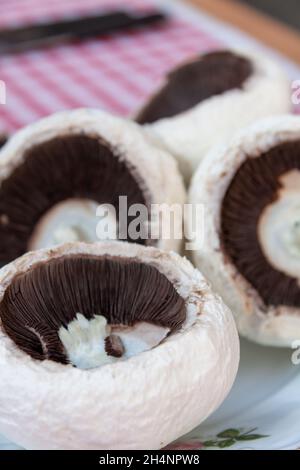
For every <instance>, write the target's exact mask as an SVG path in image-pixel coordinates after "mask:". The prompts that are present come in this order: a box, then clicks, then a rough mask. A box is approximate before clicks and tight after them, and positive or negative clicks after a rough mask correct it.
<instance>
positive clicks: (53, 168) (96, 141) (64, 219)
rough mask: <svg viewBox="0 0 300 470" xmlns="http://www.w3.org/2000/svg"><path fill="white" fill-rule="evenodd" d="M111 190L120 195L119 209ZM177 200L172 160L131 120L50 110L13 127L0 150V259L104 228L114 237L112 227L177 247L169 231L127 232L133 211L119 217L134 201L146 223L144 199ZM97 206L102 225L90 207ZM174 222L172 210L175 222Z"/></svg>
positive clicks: (180, 190)
mask: <svg viewBox="0 0 300 470" xmlns="http://www.w3.org/2000/svg"><path fill="white" fill-rule="evenodd" d="M119 196H125V197H126V198H127V199H126V201H125V202H126V205H125V209H123V208H122V207H123V206H121V203H120V199H119ZM184 200H185V191H184V187H183V183H182V180H181V176H180V175H179V172H178V170H177V167H176V163H175V162H174V161H173V159H172V157H171V156H169V155H168V154H167V153H166V152H164V151H161V150H159V149H157V148H156V147H154V146H153V145H152V144H150V143H149V142H148V141H147V140H146V139H145V138H144V137H143V135H142V133H141V132H140V130H139V128H138V126H137V125H136V124H134V123H130V122H128V121H125V120H122V119H119V118H117V117H113V116H110V115H108V114H106V113H103V112H101V111H96V110H87V109H80V110H76V111H68V112H63V113H58V114H55V115H53V116H50V117H48V118H46V119H43V120H41V121H39V122H37V123H35V124H33V125H31V126H28V127H27V128H25V129H23V130H21V131H20V132H18V133H16V134H15V135H14V136H13V137H12V138H11V139H10V141H9V142H8V143H7V144H6V145H5V147H4V148H3V149H2V151H1V161H0V262H2V263H7V262H9V261H11V260H13V259H15V258H16V257H18V256H20V255H22V254H23V253H25V252H27V251H28V250H33V249H38V248H45V247H51V246H53V245H56V244H60V243H64V242H68V241H77V240H78V241H86V242H94V241H98V240H99V238H100V240H101V239H105V238H110V235H111V234H113V238H114V239H115V238H118V235H119V233H121V235H122V236H121V238H122V239H125V240H128V241H134V242H137V243H141V244H154V245H157V246H159V247H162V248H165V249H174V250H175V251H177V250H179V247H180V243H181V240H180V239H175V237H174V238H173V239H172V238H171V239H164V240H162V239H153V237H151V231H149V234H150V235H149V236H148V233H147V232H146V233H145V232H143V231H142V230H140V233H137V234H136V235H135V234H134V236H132V235H131V233H130V231H129V227H130V224H131V222H133V220H134V214H129V216H128V217H127V212H126V211H129V210H130V208H134V207H138V206H137V205H142V206H143V207H144V208H145V210H146V211H147V212H146V215H143V219H142V221H141V224H142V225H145V226H147V224H148V223H149V222H150V226H151V221H150V214H151V205H152V204H161V203H166V204H167V205H168V204H169V205H172V204H173V203H178V204H180V205H181V204H183V202H184ZM104 205H105V207H107V211H108V215H107V218H106V219H105V226H104V228H103V230H102V229H101V224H100V225H99V222H100V220H101V217H99V216H98V215H97V208H98V206H103V207H104ZM112 209H113V210H112ZM119 213H120V217H121V218H120V217H119ZM137 215H138V213H137ZM102 220H104V219H103V214H102ZM181 224H182V220H181V217H177V218H176V221H175V225H177V227H178V226H181ZM106 225H108V226H109V227H110V228H109V230H108V229H106ZM121 225H122V226H121ZM99 227H100V228H99ZM111 227H112V228H111ZM98 228H99V230H98ZM101 230H102V232H101ZM106 232H107V233H106Z"/></svg>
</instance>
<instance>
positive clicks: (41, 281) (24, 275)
mask: <svg viewBox="0 0 300 470" xmlns="http://www.w3.org/2000/svg"><path fill="white" fill-rule="evenodd" d="M0 319H1V330H2V332H1V335H0V375H1V382H2V386H1V387H0V402H1V403H2V406H1V408H0V433H2V434H4V435H5V436H7V437H8V438H9V439H11V440H13V441H14V442H17V443H18V444H19V445H21V446H24V447H25V448H29V449H106V450H107V449H158V448H162V447H164V446H165V445H167V444H168V443H169V442H171V441H172V440H174V439H176V438H178V437H179V436H180V435H182V434H184V433H186V432H188V431H190V430H191V429H192V428H194V427H195V426H196V425H198V424H199V423H200V422H201V421H202V420H203V419H205V418H206V417H207V416H208V415H209V414H210V413H211V412H212V411H214V410H215V409H216V408H217V406H218V405H219V404H220V403H221V402H222V400H223V399H224V397H225V396H226V394H227V393H228V391H229V389H230V387H231V385H232V383H233V381H234V378H235V375H236V372H237V367H238V362H239V341H238V336H237V331H236V327H235V322H234V320H233V317H232V315H231V313H230V311H229V310H228V308H227V307H226V306H225V304H224V303H223V302H222V300H221V299H220V298H219V297H218V296H215V295H214V294H213V293H212V291H211V289H210V287H209V286H208V284H207V283H206V281H205V280H204V278H203V276H202V275H201V274H200V272H199V271H197V270H195V269H194V268H193V267H192V265H191V264H190V263H189V262H188V261H187V260H186V259H184V258H181V257H180V256H179V255H176V254H175V253H172V252H163V251H160V250H158V249H157V248H151V247H143V246H141V245H137V244H128V243H122V242H106V243H97V244H86V243H70V244H65V245H61V246H58V247H55V248H52V249H49V250H46V249H43V250H38V251H33V252H31V253H28V254H26V255H24V256H23V257H21V258H18V259H17V260H15V261H14V262H12V263H11V264H9V265H7V266H5V267H4V268H2V270H1V271H0ZM179 408H180V413H178V409H179ZM8 417H9V419H8Z"/></svg>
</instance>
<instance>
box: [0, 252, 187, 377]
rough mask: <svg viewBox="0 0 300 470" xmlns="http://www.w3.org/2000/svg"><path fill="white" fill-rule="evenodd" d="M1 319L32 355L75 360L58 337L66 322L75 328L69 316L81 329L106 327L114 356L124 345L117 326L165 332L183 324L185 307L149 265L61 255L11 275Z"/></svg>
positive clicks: (1, 305) (109, 350)
mask: <svg viewBox="0 0 300 470" xmlns="http://www.w3.org/2000/svg"><path fill="white" fill-rule="evenodd" d="M78 312H80V313H78ZM0 318H1V323H2V328H3V330H4V332H5V333H6V334H7V335H8V336H9V337H10V338H11V339H12V340H13V341H14V343H15V344H16V345H17V346H18V347H19V348H20V349H21V350H22V351H24V352H25V353H27V354H29V355H30V356H31V357H32V358H34V359H39V360H44V359H50V360H52V361H56V362H60V363H62V364H66V363H68V362H71V363H73V364H74V365H77V363H76V362H72V360H70V359H69V357H68V354H67V351H66V348H65V347H64V344H65V343H64V342H62V341H61V338H63V337H66V336H67V333H70V331H71V329H70V328H69V332H68V331H67V328H68V326H70V324H73V326H75V327H76V328H77V327H78V325H75V323H74V321H75V322H76V321H77V320H79V323H81V325H82V327H83V329H84V328H85V327H86V325H87V323H88V321H91V322H93V323H94V324H95V327H97V328H98V329H99V328H100V329H102V330H103V328H105V325H106V324H107V325H108V326H109V327H111V328H112V334H111V335H109V338H106V339H105V350H106V353H107V354H108V355H111V356H114V359H115V358H118V357H121V356H122V354H123V349H124V344H125V346H126V342H124V344H123V343H122V341H121V340H120V338H122V330H124V329H125V330H126V329H127V330H129V334H130V330H131V329H132V330H133V331H134V329H135V328H136V327H139V325H145V324H148V325H150V326H151V325H152V326H153V328H154V329H155V328H157V327H160V328H165V329H166V333H165V336H166V335H167V334H168V333H172V332H174V331H176V330H177V329H179V328H180V327H181V326H182V324H183V322H184V320H185V318H186V311H185V302H184V300H183V299H182V298H181V297H180V296H179V294H178V293H177V291H176V290H175V288H174V286H173V284H172V283H171V282H170V281H169V280H168V279H167V278H166V277H165V276H164V275H163V274H162V273H161V272H160V271H158V269H156V268H155V267H154V266H152V265H150V264H146V263H143V262H140V261H138V260H137V259H135V258H125V257H120V256H114V257H111V256H109V255H102V256H93V255H65V256H62V257H60V258H52V259H50V260H48V261H45V262H40V263H38V264H36V265H35V266H33V267H32V268H31V269H30V270H29V271H26V272H24V273H20V274H18V275H16V276H15V277H14V278H13V280H12V282H11V284H10V285H9V286H8V287H7V289H6V291H5V293H4V296H3V299H2V301H1V303H0ZM72 328H73V327H72ZM73 329H74V328H73ZM142 329H143V328H140V329H138V330H137V332H139V331H140V332H141V331H142ZM62 331H63V334H61V333H62ZM99 331H100V330H99ZM114 331H115V332H116V333H115V334H114ZM124 338H125V340H126V336H124ZM66 339H67V340H68V338H66ZM100 339H101V338H100ZM127 339H128V338H127ZM129 339H130V338H129ZM95 340H96V341H98V342H99V338H95ZM152 346H154V345H152ZM132 355H134V354H132ZM79 367H80V366H79ZM83 368H88V367H83Z"/></svg>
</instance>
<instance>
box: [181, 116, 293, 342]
mask: <svg viewBox="0 0 300 470" xmlns="http://www.w3.org/2000/svg"><path fill="white" fill-rule="evenodd" d="M190 202H192V203H201V204H203V206H204V209H205V218H204V225H203V227H198V230H199V233H198V238H199V237H200V236H201V239H203V232H204V243H203V246H202V248H200V249H199V250H198V251H196V252H195V253H194V259H195V263H196V265H197V266H199V267H200V266H201V269H202V270H203V272H204V274H205V275H206V276H207V277H208V278H209V279H210V281H211V282H212V283H213V286H214V288H215V289H216V290H217V291H218V292H219V293H220V294H221V295H222V296H223V298H224V300H225V301H226V302H227V304H228V305H229V306H230V307H231V308H232V310H233V312H234V313H235V314H236V317H237V323H238V327H239V330H240V332H241V333H242V334H243V335H244V336H247V337H249V338H250V339H252V340H254V341H257V342H259V343H262V344H269V345H274V346H288V347H291V346H292V343H293V341H294V340H298V339H299V338H300V118H299V117H296V116H282V117H277V118H275V117H274V118H270V119H267V120H264V121H261V122H258V123H257V124H256V125H254V126H251V127H250V128H248V129H246V130H244V131H243V132H241V133H240V135H239V136H237V137H236V138H235V139H233V140H232V141H231V143H229V144H228V145H227V147H225V146H224V147H223V148H218V149H215V150H213V151H212V152H211V153H209V154H208V155H207V157H206V158H205V159H204V160H203V162H202V164H201V165H200V167H199V169H198V171H197V172H196V174H195V176H194V179H193V182H192V187H191V191H190ZM200 232H201V233H200Z"/></svg>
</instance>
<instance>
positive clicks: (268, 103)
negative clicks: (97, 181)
mask: <svg viewBox="0 0 300 470" xmlns="http://www.w3.org/2000/svg"><path fill="white" fill-rule="evenodd" d="M232 52H233V53H235V54H237V55H239V56H241V57H244V58H246V59H248V60H249V61H250V62H251V64H252V67H253V73H252V74H251V75H250V76H249V78H247V79H246V81H245V83H244V84H243V85H242V87H241V88H233V89H230V90H228V91H225V92H224V93H221V94H219V95H213V96H211V97H210V98H207V99H204V100H203V101H201V102H200V103H199V104H197V105H196V106H194V107H192V108H190V109H188V110H187V111H184V112H181V113H179V114H177V115H175V116H172V117H167V118H163V119H159V120H158V121H156V122H153V123H152V124H146V125H145V126H144V128H145V131H146V132H147V133H148V135H149V136H151V137H152V139H153V141H154V142H155V143H156V144H157V145H160V146H161V147H163V148H165V149H167V150H169V152H171V153H172V155H174V157H175V158H176V159H177V160H178V162H179V168H180V170H181V172H182V174H183V175H184V178H185V180H186V181H189V180H190V178H191V176H192V174H193V173H194V171H195V170H196V168H197V166H198V164H199V163H200V161H201V160H202V158H203V157H204V156H205V154H206V153H207V152H208V151H209V150H210V148H211V147H212V146H213V145H215V144H218V143H220V142H222V141H225V140H228V139H229V138H231V137H232V136H233V135H234V134H235V132H237V131H238V130H239V129H241V128H243V127H244V126H246V125H250V124H252V123H253V122H255V121H256V120H257V119H260V118H264V117H267V116H271V115H274V114H283V113H287V112H290V110H291V97H290V84H289V80H288V79H287V77H286V76H285V74H284V72H283V71H282V70H281V68H280V67H279V66H278V65H277V64H276V63H275V62H274V61H273V60H272V59H269V58H267V57H265V56H264V55H261V54H260V53H258V52H257V51H254V50H253V51H248V50H247V51H240V50H232ZM189 62H192V61H189ZM189 62H188V63H189ZM183 65H184V64H183ZM167 82H168V80H167V79H166V82H165V83H167ZM165 83H164V84H163V86H164V85H165ZM155 95H156V94H155ZM155 95H153V96H151V97H150V98H149V102H151V100H152V99H153V97H154V96H155ZM139 113H140V112H139ZM139 113H138V114H139ZM138 114H137V115H138Z"/></svg>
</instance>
